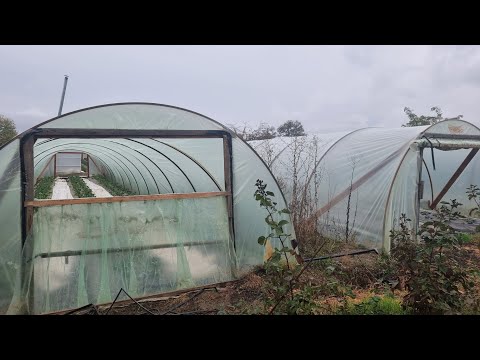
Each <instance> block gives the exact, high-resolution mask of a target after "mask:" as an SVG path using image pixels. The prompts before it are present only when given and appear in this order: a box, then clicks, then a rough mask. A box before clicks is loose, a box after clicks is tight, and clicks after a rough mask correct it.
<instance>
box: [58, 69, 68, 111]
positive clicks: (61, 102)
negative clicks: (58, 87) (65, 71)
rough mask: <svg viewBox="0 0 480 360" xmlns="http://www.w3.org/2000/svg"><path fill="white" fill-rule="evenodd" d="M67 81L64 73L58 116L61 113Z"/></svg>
mask: <svg viewBox="0 0 480 360" xmlns="http://www.w3.org/2000/svg"><path fill="white" fill-rule="evenodd" d="M67 82H68V75H65V80H64V82H63V91H62V98H61V100H60V107H59V109H58V116H60V115H62V109H63V100H65V92H66V91H67Z"/></svg>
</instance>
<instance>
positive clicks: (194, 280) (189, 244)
mask: <svg viewBox="0 0 480 360" xmlns="http://www.w3.org/2000/svg"><path fill="white" fill-rule="evenodd" d="M186 143H188V144H189V148H190V149H191V148H192V147H193V148H196V146H194V144H196V143H198V151H202V150H201V149H206V150H203V151H208V159H209V160H208V163H205V162H203V163H200V162H199V161H197V160H195V159H194V158H193V157H192V156H190V154H189V153H187V152H186V151H184V150H182V147H183V146H182V145H185V144H186ZM43 144H44V146H42V145H43ZM34 145H35V146H34ZM21 149H22V152H23V156H24V162H23V166H24V169H25V175H26V176H25V180H26V187H25V191H24V199H25V202H24V211H23V219H24V222H23V233H24V234H29V235H28V236H27V235H25V237H24V244H26V246H24V247H23V248H24V254H23V257H24V259H25V264H26V265H24V269H23V271H22V276H23V281H22V288H23V289H24V291H25V292H26V294H25V295H26V297H27V298H28V304H27V305H26V306H27V307H28V308H29V312H33V313H48V312H55V311H60V310H65V309H72V308H76V307H80V306H83V305H85V304H89V303H94V304H102V303H108V302H112V301H113V300H114V298H115V296H116V295H117V293H118V292H119V290H120V289H124V290H125V291H127V292H128V294H129V295H130V296H132V297H135V298H142V297H148V296H151V295H155V294H158V293H161V292H165V291H171V290H178V289H181V288H189V287H195V286H199V285H207V284H213V283H218V282H222V281H227V280H230V279H232V278H233V277H234V268H235V256H234V245H235V244H234V229H233V204H232V164H231V137H230V134H229V133H228V132H225V131H180V130H176V131H174V130H164V131H157V130H146V131H142V130H105V131H102V130H94V131H92V130H86V129H37V130H36V131H35V133H34V134H31V135H30V136H28V137H26V138H24V139H23V145H22V148H21ZM33 160H34V161H33ZM187 164H188V165H190V167H189V168H187V166H186V165H187ZM192 165H193V166H192ZM36 174H38V175H36ZM35 175H36V176H35ZM52 175H53V178H54V187H53V195H52V198H51V199H37V198H35V192H34V184H35V183H37V184H38V183H39V181H41V179H42V178H45V177H47V176H52ZM74 178H81V180H75V181H74V180H73V179H74ZM78 182H80V183H81V187H82V188H83V190H82V189H78V187H79V186H80V185H79V184H78ZM57 187H59V188H61V189H60V190H62V189H63V193H62V191H56V189H57ZM88 188H90V190H91V192H88ZM85 189H87V190H85ZM119 189H120V190H119ZM69 191H70V192H69ZM117 191H118V192H117ZM83 192H85V193H86V194H83ZM80 193H82V194H81V196H79V194H80ZM59 194H60V195H59ZM29 245H30V246H29Z"/></svg>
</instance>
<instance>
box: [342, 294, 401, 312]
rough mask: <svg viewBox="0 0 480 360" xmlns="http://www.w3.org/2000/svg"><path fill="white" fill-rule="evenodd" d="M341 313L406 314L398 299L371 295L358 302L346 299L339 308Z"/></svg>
mask: <svg viewBox="0 0 480 360" xmlns="http://www.w3.org/2000/svg"><path fill="white" fill-rule="evenodd" d="M340 314H343V315H406V314H408V310H405V309H404V308H403V307H402V303H401V301H400V300H398V299H395V298H394V297H392V296H371V297H368V298H366V299H363V300H362V301H361V302H360V303H356V304H355V303H353V302H350V301H346V303H345V305H344V306H343V308H341V310H340Z"/></svg>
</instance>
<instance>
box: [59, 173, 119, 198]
mask: <svg viewBox="0 0 480 360" xmlns="http://www.w3.org/2000/svg"><path fill="white" fill-rule="evenodd" d="M82 179H83V181H84V182H85V184H86V185H87V186H88V187H89V188H90V190H92V192H93V194H94V195H95V197H99V198H104V197H111V196H112V195H110V193H109V192H108V191H107V190H105V189H104V188H103V187H102V186H100V185H98V184H97V183H95V182H93V181H92V180H90V179H88V178H86V177H82ZM61 199H73V195H72V192H71V190H70V187H69V185H68V183H67V180H66V178H62V177H57V178H56V179H55V185H54V186H53V190H52V200H61Z"/></svg>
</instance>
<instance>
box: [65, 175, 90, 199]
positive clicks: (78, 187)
mask: <svg viewBox="0 0 480 360" xmlns="http://www.w3.org/2000/svg"><path fill="white" fill-rule="evenodd" d="M68 182H69V183H70V184H71V185H72V188H73V192H74V193H75V197H77V198H88V197H95V195H94V194H93V192H92V190H91V189H90V188H89V187H88V186H87V184H85V181H83V179H82V178H81V177H80V176H77V175H73V176H69V177H68Z"/></svg>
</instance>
